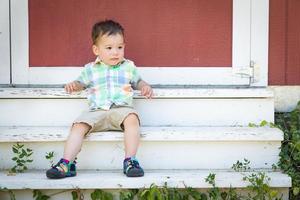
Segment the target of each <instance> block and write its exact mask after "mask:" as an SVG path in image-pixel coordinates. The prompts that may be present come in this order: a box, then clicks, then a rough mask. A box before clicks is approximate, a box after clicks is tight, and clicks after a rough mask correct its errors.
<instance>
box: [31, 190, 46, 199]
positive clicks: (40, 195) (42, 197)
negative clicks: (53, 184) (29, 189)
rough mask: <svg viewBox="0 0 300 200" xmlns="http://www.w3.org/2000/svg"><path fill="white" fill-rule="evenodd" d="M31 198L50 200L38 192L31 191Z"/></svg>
mask: <svg viewBox="0 0 300 200" xmlns="http://www.w3.org/2000/svg"><path fill="white" fill-rule="evenodd" d="M33 198H35V200H47V199H50V196H47V195H45V194H43V193H42V192H41V191H40V190H33Z"/></svg>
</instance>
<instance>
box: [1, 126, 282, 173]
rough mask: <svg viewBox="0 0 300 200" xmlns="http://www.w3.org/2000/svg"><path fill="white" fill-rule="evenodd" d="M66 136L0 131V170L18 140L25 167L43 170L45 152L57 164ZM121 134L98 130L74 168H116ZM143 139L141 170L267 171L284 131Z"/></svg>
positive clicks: (154, 134) (189, 131) (204, 131)
mask: <svg viewBox="0 0 300 200" xmlns="http://www.w3.org/2000/svg"><path fill="white" fill-rule="evenodd" d="M68 132H69V128H68V127H0V152H1V154H0V169H8V168H11V167H12V166H13V161H12V160H11V158H12V157H13V153H12V150H11V148H12V145H13V144H14V143H16V142H22V143H25V145H26V147H29V148H32V149H33V150H34V154H33V160H34V162H33V163H32V164H29V165H28V166H29V168H34V169H47V168H48V167H49V162H48V161H47V160H46V159H45V154H46V152H50V151H54V152H55V154H56V157H55V159H54V160H55V162H56V161H57V160H58V159H59V158H60V157H61V156H62V153H63V146H64V141H65V140H66V138H67V135H68ZM122 134H123V133H121V132H99V133H94V134H91V135H90V136H89V137H87V138H86V139H85V142H84V144H83V147H82V151H81V152H80V154H79V156H78V168H79V169H120V168H121V167H122V160H123V158H124V147H123V135H122ZM141 135H142V137H141V145H140V148H139V152H138V155H137V156H138V159H139V160H140V162H141V165H142V166H143V167H144V168H145V169H229V168H231V167H232V165H233V164H234V163H236V161H237V160H239V161H242V160H243V159H244V158H246V159H248V160H250V162H251V164H250V167H251V168H271V166H272V164H276V163H277V162H278V155H279V152H280V149H279V148H280V146H281V141H282V140H283V133H282V131H280V130H279V129H277V128H269V127H259V128H251V127H142V128H141ZM172 155H176V157H174V156H172ZM94 157H97V158H99V159H94Z"/></svg>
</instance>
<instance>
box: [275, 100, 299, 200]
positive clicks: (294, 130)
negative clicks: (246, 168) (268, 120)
mask: <svg viewBox="0 0 300 200" xmlns="http://www.w3.org/2000/svg"><path fill="white" fill-rule="evenodd" d="M275 121H276V124H277V125H278V127H279V128H280V129H281V130H282V131H283V132H284V141H283V142H282V145H281V152H280V161H279V164H278V165H279V167H280V168H281V169H282V170H283V171H284V172H285V173H287V174H288V175H289V176H291V177H292V188H291V190H290V199H291V200H298V199H300V101H299V102H298V104H297V106H296V108H295V109H294V110H293V111H292V112H290V113H276V118H275Z"/></svg>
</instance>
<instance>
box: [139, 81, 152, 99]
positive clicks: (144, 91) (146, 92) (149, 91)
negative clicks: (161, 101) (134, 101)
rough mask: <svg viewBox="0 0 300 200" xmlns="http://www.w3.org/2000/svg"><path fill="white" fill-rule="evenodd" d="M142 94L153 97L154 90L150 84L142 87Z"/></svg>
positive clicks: (149, 97) (148, 97)
mask: <svg viewBox="0 0 300 200" xmlns="http://www.w3.org/2000/svg"><path fill="white" fill-rule="evenodd" d="M141 95H143V96H145V97H146V98H147V99H151V98H152V95H153V90H152V88H151V86H150V85H148V84H147V85H144V86H143V87H142V88H141Z"/></svg>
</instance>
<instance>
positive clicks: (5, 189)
mask: <svg viewBox="0 0 300 200" xmlns="http://www.w3.org/2000/svg"><path fill="white" fill-rule="evenodd" d="M1 192H4V193H6V192H7V193H8V194H9V198H10V200H16V196H15V194H14V193H13V191H11V190H9V189H7V188H1V187H0V193H1Z"/></svg>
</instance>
